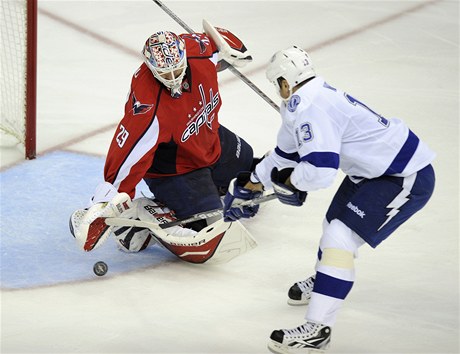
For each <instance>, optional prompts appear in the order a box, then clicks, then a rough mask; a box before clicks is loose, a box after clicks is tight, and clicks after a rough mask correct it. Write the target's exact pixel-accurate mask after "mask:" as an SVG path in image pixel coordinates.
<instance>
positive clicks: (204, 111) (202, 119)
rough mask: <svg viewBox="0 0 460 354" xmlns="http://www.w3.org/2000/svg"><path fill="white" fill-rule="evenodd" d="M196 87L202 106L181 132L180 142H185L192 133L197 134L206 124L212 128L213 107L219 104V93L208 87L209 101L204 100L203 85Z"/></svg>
mask: <svg viewBox="0 0 460 354" xmlns="http://www.w3.org/2000/svg"><path fill="white" fill-rule="evenodd" d="M198 89H199V90H200V95H201V101H202V102H203V106H202V107H201V109H200V111H199V112H198V113H197V115H196V116H195V117H196V118H194V119H193V120H192V121H191V123H189V124H188V126H187V128H186V129H185V130H184V132H183V133H182V138H181V142H183V143H184V142H186V141H187V140H188V139H189V138H190V137H191V136H192V135H193V134H195V135H198V133H199V132H200V128H201V127H202V126H203V125H204V124H206V125H207V126H208V127H209V129H212V124H211V123H212V121H213V120H214V117H215V113H214V112H213V111H214V108H216V107H217V105H218V104H219V101H220V98H219V93H216V94H215V95H214V93H213V92H212V88H211V89H209V102H206V95H205V92H204V89H203V85H201V84H200V85H199V86H198Z"/></svg>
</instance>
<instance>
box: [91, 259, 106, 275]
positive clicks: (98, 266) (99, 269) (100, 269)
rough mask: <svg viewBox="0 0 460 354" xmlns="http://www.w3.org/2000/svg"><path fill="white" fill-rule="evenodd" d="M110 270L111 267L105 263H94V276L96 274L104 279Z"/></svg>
mask: <svg viewBox="0 0 460 354" xmlns="http://www.w3.org/2000/svg"><path fill="white" fill-rule="evenodd" d="M108 269H109V267H108V266H107V264H106V263H105V262H102V261H99V262H96V263H94V267H93V271H94V274H96V275H97V276H99V277H102V276H103V275H105V273H107V270H108Z"/></svg>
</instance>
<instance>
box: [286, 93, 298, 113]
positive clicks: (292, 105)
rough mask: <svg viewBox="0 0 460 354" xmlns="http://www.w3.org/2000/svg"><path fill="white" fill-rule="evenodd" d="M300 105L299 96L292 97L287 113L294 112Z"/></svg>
mask: <svg viewBox="0 0 460 354" xmlns="http://www.w3.org/2000/svg"><path fill="white" fill-rule="evenodd" d="M299 104H300V96H299V95H294V96H292V97H291V99H290V100H289V103H288V106H287V109H288V111H289V112H294V111H295V110H296V109H297V106H298V105H299Z"/></svg>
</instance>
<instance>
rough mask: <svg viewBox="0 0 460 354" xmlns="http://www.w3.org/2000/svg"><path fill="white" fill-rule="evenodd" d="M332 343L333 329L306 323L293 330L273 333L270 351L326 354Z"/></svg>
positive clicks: (289, 353) (284, 353)
mask: <svg viewBox="0 0 460 354" xmlns="http://www.w3.org/2000/svg"><path fill="white" fill-rule="evenodd" d="M330 341H331V328H330V327H329V326H325V325H322V324H319V323H313V322H306V323H304V324H303V325H300V326H299V327H296V328H293V329H280V330H276V331H273V332H272V334H271V336H270V342H269V343H268V349H270V351H272V352H273V353H279V354H317V353H325V351H326V350H327V348H328V347H329V343H330Z"/></svg>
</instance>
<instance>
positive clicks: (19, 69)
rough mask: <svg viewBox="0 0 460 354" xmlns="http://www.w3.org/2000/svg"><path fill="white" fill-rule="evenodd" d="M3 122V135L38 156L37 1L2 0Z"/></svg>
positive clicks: (27, 155)
mask: <svg viewBox="0 0 460 354" xmlns="http://www.w3.org/2000/svg"><path fill="white" fill-rule="evenodd" d="M0 2H1V18H0V21H1V23H0V27H1V41H0V42H1V85H2V86H1V121H0V128H1V132H2V138H3V136H13V137H14V138H15V139H17V140H18V141H19V142H20V143H21V144H23V145H24V150H25V158H26V159H34V158H35V156H36V111H37V109H36V87H37V0H7V1H5V0H1V1H0Z"/></svg>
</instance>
